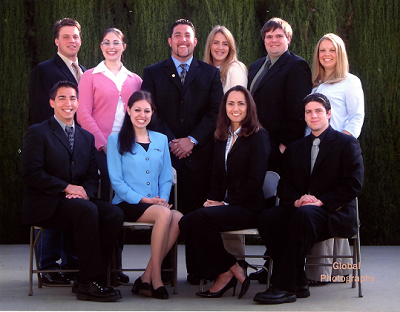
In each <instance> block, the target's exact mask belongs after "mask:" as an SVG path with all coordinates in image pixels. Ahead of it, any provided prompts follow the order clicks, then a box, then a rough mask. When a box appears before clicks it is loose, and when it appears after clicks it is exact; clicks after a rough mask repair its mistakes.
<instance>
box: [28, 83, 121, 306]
mask: <svg viewBox="0 0 400 312" xmlns="http://www.w3.org/2000/svg"><path fill="white" fill-rule="evenodd" d="M50 105H51V107H52V108H53V109H54V116H52V117H50V118H49V119H47V120H45V121H44V122H42V123H40V124H35V125H33V126H31V127H29V128H28V130H27V132H26V134H25V138H24V144H23V148H22V157H21V173H22V178H23V181H24V184H25V187H24V199H23V204H22V210H21V217H22V224H23V225H30V226H32V225H38V226H41V227H44V228H46V229H57V230H61V231H64V234H65V235H68V236H70V237H71V239H72V240H73V242H74V244H75V248H76V253H77V256H78V268H79V273H78V277H77V281H76V283H74V287H73V289H72V290H73V292H74V293H76V294H77V299H79V300H91V301H115V300H117V299H119V298H121V294H120V293H119V292H118V291H115V290H114V289H112V288H107V287H105V285H106V280H107V279H106V276H107V266H108V263H109V262H110V259H111V253H112V250H113V247H114V245H115V241H116V239H117V237H118V234H119V232H120V230H121V228H122V223H123V220H124V214H123V212H122V210H121V209H119V208H118V207H117V206H114V205H112V204H110V203H108V202H104V201H100V200H96V199H95V198H96V194H97V189H98V184H99V175H98V167H97V161H96V148H95V146H94V137H93V135H92V134H91V133H89V132H87V131H86V130H84V129H82V128H80V127H79V126H77V125H76V124H75V123H74V116H75V112H76V109H77V108H78V105H79V101H78V87H77V85H76V84H73V83H72V82H69V81H61V82H59V83H57V84H56V85H55V86H54V87H53V88H52V89H51V90H50Z"/></svg>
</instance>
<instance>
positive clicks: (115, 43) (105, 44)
mask: <svg viewBox="0 0 400 312" xmlns="http://www.w3.org/2000/svg"><path fill="white" fill-rule="evenodd" d="M100 44H101V45H103V46H105V47H106V48H108V47H109V46H111V45H113V46H114V47H116V48H117V47H119V46H120V44H122V42H121V41H117V40H115V41H113V42H110V41H103V42H100Z"/></svg>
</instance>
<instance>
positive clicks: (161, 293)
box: [152, 286, 169, 299]
mask: <svg viewBox="0 0 400 312" xmlns="http://www.w3.org/2000/svg"><path fill="white" fill-rule="evenodd" d="M152 288H153V287H152ZM152 297H153V298H156V299H168V297H169V296H168V291H167V290H166V289H165V287H164V286H160V287H158V288H157V289H153V290H152Z"/></svg>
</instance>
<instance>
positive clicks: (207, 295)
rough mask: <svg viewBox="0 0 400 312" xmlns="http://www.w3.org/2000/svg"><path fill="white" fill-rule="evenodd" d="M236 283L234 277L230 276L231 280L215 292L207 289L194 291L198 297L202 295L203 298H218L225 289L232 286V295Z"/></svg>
mask: <svg viewBox="0 0 400 312" xmlns="http://www.w3.org/2000/svg"><path fill="white" fill-rule="evenodd" d="M236 284H237V279H236V277H234V276H232V278H231V280H230V281H229V282H228V284H226V285H225V286H224V287H223V288H222V289H221V290H219V291H217V292H211V291H209V290H206V291H201V292H198V293H196V295H197V296H199V297H204V298H219V297H221V296H222V295H223V294H224V293H226V291H227V290H228V289H230V288H232V287H233V295H232V296H234V295H235V291H236Z"/></svg>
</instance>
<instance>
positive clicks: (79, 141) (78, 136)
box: [68, 123, 87, 155]
mask: <svg viewBox="0 0 400 312" xmlns="http://www.w3.org/2000/svg"><path fill="white" fill-rule="evenodd" d="M68 143H69V142H68ZM86 145H87V143H86ZM83 146H85V142H84V136H83V134H82V128H81V127H80V126H78V125H77V124H76V123H75V135H74V152H73V154H74V155H77V153H79V151H80V150H81V148H82V147H83Z"/></svg>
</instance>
